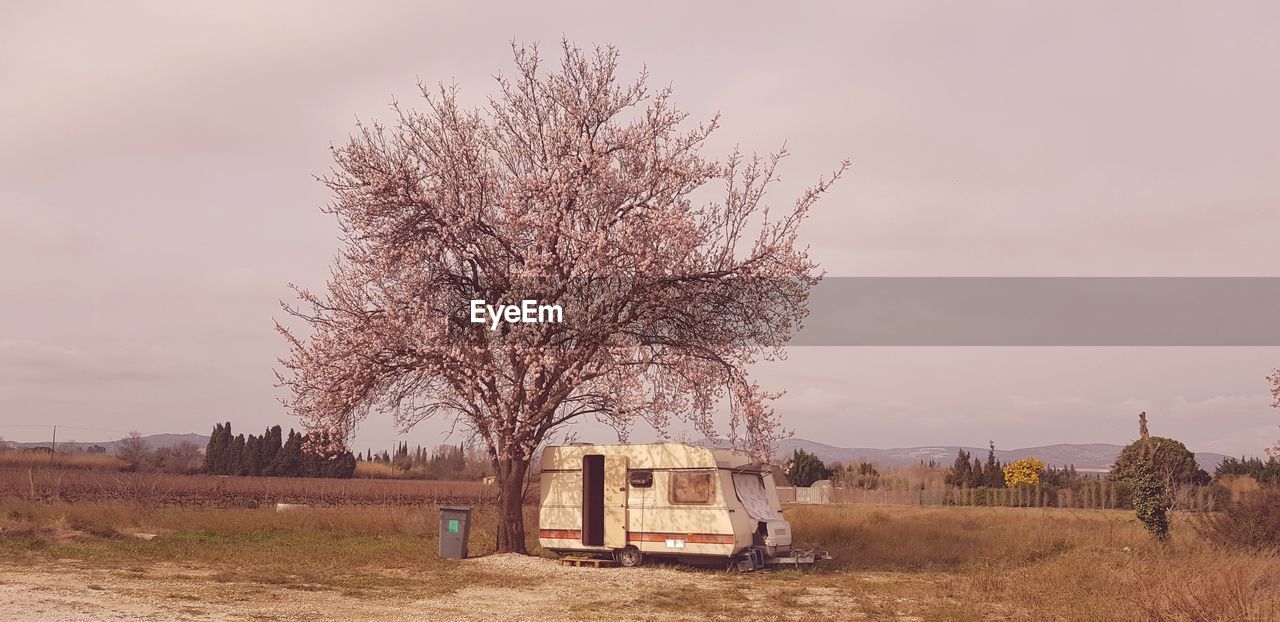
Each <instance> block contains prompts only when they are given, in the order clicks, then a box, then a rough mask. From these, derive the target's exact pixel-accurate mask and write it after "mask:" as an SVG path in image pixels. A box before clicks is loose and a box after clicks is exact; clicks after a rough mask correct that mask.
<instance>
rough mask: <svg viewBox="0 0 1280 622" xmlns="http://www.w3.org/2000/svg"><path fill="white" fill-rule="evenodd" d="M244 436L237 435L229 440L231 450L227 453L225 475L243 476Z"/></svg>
mask: <svg viewBox="0 0 1280 622" xmlns="http://www.w3.org/2000/svg"><path fill="white" fill-rule="evenodd" d="M244 445H245V440H244V435H243V434H237V435H236V436H235V437H234V438H232V439H231V448H230V451H228V452H227V475H244V474H245V470H244V464H243V461H242V458H243V457H244Z"/></svg>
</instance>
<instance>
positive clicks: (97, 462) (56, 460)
mask: <svg viewBox="0 0 1280 622" xmlns="http://www.w3.org/2000/svg"><path fill="white" fill-rule="evenodd" d="M123 466H124V462H123V461H121V460H120V459H119V458H117V457H115V456H109V455H107V454H90V453H83V452H76V453H55V454H47V453H34V452H32V453H27V452H21V451H0V469H32V468H34V469H71V470H85V471H118V470H120V469H121V468H122V467H123Z"/></svg>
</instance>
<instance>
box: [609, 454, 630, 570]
mask: <svg viewBox="0 0 1280 622" xmlns="http://www.w3.org/2000/svg"><path fill="white" fill-rule="evenodd" d="M604 545H605V546H607V547H609V548H613V549H621V548H624V547H626V546H627V457H626V456H605V457H604Z"/></svg>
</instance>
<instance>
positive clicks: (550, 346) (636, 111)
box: [278, 43, 847, 552]
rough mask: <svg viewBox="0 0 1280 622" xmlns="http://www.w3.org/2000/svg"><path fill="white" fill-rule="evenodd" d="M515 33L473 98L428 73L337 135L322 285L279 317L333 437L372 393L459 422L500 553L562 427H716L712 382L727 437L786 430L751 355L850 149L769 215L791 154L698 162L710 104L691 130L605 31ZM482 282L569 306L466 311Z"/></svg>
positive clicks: (710, 125)
mask: <svg viewBox="0 0 1280 622" xmlns="http://www.w3.org/2000/svg"><path fill="white" fill-rule="evenodd" d="M513 49H514V53H515V64H516V67H517V71H516V73H515V75H514V76H512V77H503V76H499V77H498V78H497V85H498V92H497V94H496V95H494V96H493V97H491V98H489V102H488V106H487V107H485V108H483V109H466V108H464V107H463V106H462V105H461V104H460V103H459V100H458V98H457V91H456V89H453V88H445V87H440V88H438V89H430V88H427V87H424V88H423V89H422V92H423V97H424V99H425V102H426V110H425V111H424V112H418V111H413V110H408V109H405V108H403V107H401V106H400V105H399V104H397V105H396V106H395V107H394V109H395V110H396V112H397V114H398V119H397V121H396V123H395V124H394V125H393V126H392V127H389V128H388V127H383V126H381V125H372V126H365V125H361V126H360V127H359V129H358V131H357V132H356V134H355V136H354V138H353V139H352V140H351V141H350V143H348V144H347V145H346V146H344V147H342V148H339V149H336V150H335V151H334V157H335V167H334V170H333V172H332V173H331V174H330V176H328V177H327V178H325V179H324V182H325V183H326V184H327V185H328V187H329V188H330V190H331V191H332V192H333V194H334V196H335V201H334V203H333V204H332V205H331V206H330V208H329V210H328V211H330V212H331V213H333V214H334V215H335V216H336V217H337V219H338V221H339V223H340V226H341V229H342V232H343V237H342V239H343V242H344V246H343V249H342V251H341V253H340V256H339V258H338V260H337V262H336V265H334V267H333V268H332V276H331V278H330V280H329V283H328V287H327V291H326V292H325V293H315V292H312V291H309V290H307V289H303V288H297V292H298V296H299V299H300V300H301V302H302V305H301V306H300V307H291V306H286V307H285V308H286V310H287V311H288V312H289V313H291V314H292V315H293V316H294V317H296V318H300V319H301V320H303V321H304V322H305V324H306V325H307V326H308V328H309V329H310V335H309V336H305V337H304V336H297V335H295V334H294V333H293V332H292V331H291V330H289V329H288V328H286V327H283V326H279V325H278V328H279V330H280V332H281V333H282V334H283V335H284V336H285V338H286V339H287V340H288V342H289V344H290V346H291V350H290V353H289V355H288V356H287V357H285V358H283V359H282V360H281V365H282V367H283V370H282V371H280V372H278V375H279V378H280V382H281V384H282V385H283V386H286V387H288V388H289V389H290V390H291V397H290V398H289V399H287V400H286V401H285V404H286V406H287V407H289V408H290V409H292V411H293V412H294V413H296V414H297V415H298V416H300V417H301V418H302V419H303V421H304V423H305V424H306V425H307V426H308V427H310V428H318V429H325V430H329V431H330V432H331V433H332V434H331V436H330V437H331V438H333V439H335V440H336V441H338V442H341V441H342V440H343V439H347V438H349V435H350V434H351V433H352V431H353V430H354V428H355V426H356V425H357V424H358V423H359V422H360V421H361V420H362V419H364V417H366V416H367V415H368V414H369V413H370V412H371V411H382V412H387V413H390V414H391V415H392V416H393V417H394V418H395V421H396V422H397V424H398V425H399V426H400V427H401V428H402V429H408V428H410V427H412V426H413V425H415V424H417V423H419V422H421V421H423V420H425V419H428V418H431V417H435V416H445V417H450V418H452V419H453V420H454V422H455V424H457V425H461V426H462V427H464V428H468V429H469V431H470V432H471V433H474V434H475V436H476V437H477V438H479V439H481V440H482V441H483V442H484V443H485V446H486V449H487V451H488V453H489V457H490V459H491V461H492V463H493V468H494V472H495V474H496V476H497V478H498V482H499V484H500V488H499V500H500V506H501V516H502V520H501V521H500V526H499V530H498V549H499V550H500V551H517V552H524V550H525V544H524V542H525V532H524V524H523V514H522V511H521V498H522V488H523V484H524V482H525V481H526V474H527V472H528V467H529V463H530V460H531V459H532V458H533V454H534V452H535V451H536V450H537V448H538V447H539V446H540V445H541V444H542V443H543V442H544V441H545V440H546V439H547V438H548V435H549V434H552V433H554V432H555V431H556V430H558V429H559V428H561V427H562V426H564V425H566V424H568V423H570V422H572V421H575V420H577V419H580V418H584V417H590V418H594V419H596V420H599V421H602V422H605V423H607V424H609V425H611V426H612V427H613V428H614V429H615V430H616V431H617V433H618V436H619V438H620V439H625V438H626V436H627V434H628V432H629V431H630V430H631V428H632V426H633V425H634V424H636V423H637V422H642V423H645V424H647V425H649V426H652V427H653V428H655V429H658V430H663V429H666V428H667V427H668V426H669V425H670V424H671V422H672V421H673V420H682V421H685V422H687V423H689V424H691V425H692V426H694V427H695V428H697V429H698V430H699V431H700V432H702V433H703V434H704V435H707V436H716V435H717V431H718V428H720V427H721V425H723V424H717V422H716V421H715V420H714V419H715V417H714V415H716V413H717V412H719V411H721V407H720V404H721V400H723V399H724V398H725V397H726V396H727V397H728V398H729V402H730V404H731V409H730V411H729V413H728V415H727V428H728V430H727V432H728V436H729V438H730V439H731V440H733V441H734V442H735V443H736V444H738V445H739V446H741V447H744V448H746V449H749V450H752V451H754V452H756V453H765V452H767V451H768V450H769V448H770V446H771V443H772V441H773V440H775V439H776V438H778V437H779V436H781V434H782V432H781V427H780V422H779V420H778V418H777V417H776V415H775V413H774V412H773V410H772V409H771V408H770V406H769V402H770V401H771V400H772V399H774V398H776V397H777V395H778V394H777V393H771V392H768V391H766V390H764V389H762V388H761V387H760V386H759V385H757V384H756V383H755V382H753V381H752V380H751V379H750V378H749V377H748V374H747V369H748V367H749V366H750V365H751V364H752V363H754V362H756V361H757V360H759V359H760V358H766V359H769V358H773V357H776V356H781V355H782V353H783V352H782V348H783V346H785V345H786V343H787V342H788V340H789V339H790V337H791V336H792V335H793V334H794V332H795V331H796V330H798V328H799V326H800V322H801V320H802V319H803V317H804V315H805V312H806V311H805V304H806V302H807V300H808V294H809V289H810V288H811V287H812V285H813V284H814V283H816V282H817V280H818V278H819V274H818V270H817V265H816V264H815V263H814V262H813V261H811V260H810V258H809V256H808V252H807V249H805V248H804V247H802V246H799V245H797V243H796V237H797V232H798V230H799V226H800V223H801V222H802V221H803V220H804V218H805V217H806V216H807V214H808V213H809V210H810V208H811V207H812V206H813V205H814V203H815V202H816V201H817V200H818V198H819V196H820V195H822V194H823V193H824V192H825V191H826V190H827V189H828V187H829V186H830V184H831V183H832V182H833V181H834V180H835V179H836V178H838V177H839V176H840V174H841V173H842V172H843V171H844V169H845V167H846V166H847V163H843V164H842V165H841V166H840V168H839V169H838V170H837V171H836V172H834V173H833V174H831V175H829V176H826V177H822V178H820V179H819V180H818V182H817V184H816V185H814V186H813V187H811V188H809V189H807V190H805V191H804V192H803V193H802V194H801V196H800V197H799V198H798V199H796V201H795V202H794V203H793V204H792V205H791V206H790V207H789V208H785V209H775V210H773V211H770V210H769V209H768V208H767V207H766V206H765V205H764V202H763V199H764V196H765V191H766V188H767V187H769V186H770V185H771V184H772V183H773V182H774V181H775V180H776V179H777V177H776V175H775V167H776V166H777V164H778V162H779V160H780V159H781V158H782V157H783V156H784V155H785V153H784V152H779V153H777V154H775V155H773V156H771V157H763V158H762V157H759V156H755V157H749V158H748V157H743V156H741V155H740V154H738V153H733V154H730V155H729V156H728V158H727V159H726V160H724V161H716V160H710V159H706V158H704V157H703V156H702V155H701V153H700V152H701V150H702V148H703V145H704V143H705V141H706V140H707V138H708V137H709V136H710V135H711V133H712V132H713V131H714V130H715V129H716V127H717V125H718V120H717V119H712V120H710V121H709V122H707V123H703V124H699V125H695V126H692V127H688V128H685V121H686V117H687V115H686V114H685V113H682V112H680V111H678V110H676V109H675V108H674V107H673V106H672V104H671V93H670V91H669V90H668V89H662V90H658V91H656V92H651V91H649V90H648V88H647V87H646V84H645V76H644V75H643V74H642V75H641V76H640V77H639V78H638V79H636V80H634V81H631V82H621V81H619V78H618V76H617V72H616V69H617V58H618V55H617V52H616V51H615V50H614V49H613V48H603V49H596V50H595V51H594V53H592V52H583V51H582V50H579V49H577V48H575V47H573V46H571V45H569V44H568V43H565V44H564V45H563V60H562V61H561V63H560V65H559V67H558V68H556V69H555V70H553V71H550V72H545V71H543V70H542V67H541V59H540V58H539V56H538V54H537V50H536V48H533V49H526V48H520V47H517V46H513ZM682 128H683V129H682ZM476 300H479V301H483V302H484V303H486V304H489V305H497V304H504V305H519V304H521V303H522V301H526V300H537V301H542V302H553V303H555V305H556V306H559V307H561V308H562V309H563V316H562V321H545V322H541V323H527V324H526V323H501V322H500V321H499V320H501V319H503V317H505V319H507V320H508V321H510V320H511V319H512V318H511V316H509V315H507V316H500V315H497V314H494V317H493V318H492V319H493V321H492V322H490V321H489V320H490V319H491V318H490V317H488V316H486V317H485V318H484V322H483V323H476V322H475V320H474V317H475V311H474V309H475V307H474V303H473V302H472V301H476ZM469 304H470V305H472V306H471V307H470V309H469V306H468V305H469ZM469 310H470V313H469ZM517 319H518V318H517ZM319 449H321V450H324V451H338V450H339V449H340V447H339V446H331V447H325V448H319Z"/></svg>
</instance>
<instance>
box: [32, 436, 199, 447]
mask: <svg viewBox="0 0 1280 622" xmlns="http://www.w3.org/2000/svg"><path fill="white" fill-rule="evenodd" d="M116 440H119V439H112V440H109V441H94V442H84V441H68V442H65V443H64V442H61V441H59V442H58V449H59V450H63V449H67V450H76V449H88V448H90V447H92V446H94V445H97V446H99V447H105V448H107V449H111V446H112V445H113V444H115V441H116ZM142 440H144V441H146V442H147V447H150V448H151V449H160V448H161V447H173V446H174V445H178V444H181V443H193V444H194V445H195V446H196V447H199V448H200V449H201V450H203V449H204V448H205V447H206V446H208V445H209V437H208V436H205V435H203V434H152V435H151V436H144V437H142ZM10 444H11V445H13V446H15V447H18V448H26V447H48V446H49V441H42V442H38V443H10Z"/></svg>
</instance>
